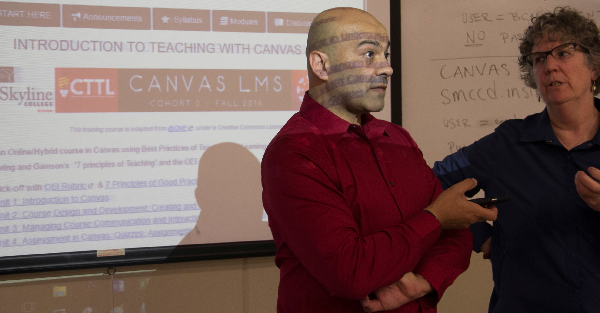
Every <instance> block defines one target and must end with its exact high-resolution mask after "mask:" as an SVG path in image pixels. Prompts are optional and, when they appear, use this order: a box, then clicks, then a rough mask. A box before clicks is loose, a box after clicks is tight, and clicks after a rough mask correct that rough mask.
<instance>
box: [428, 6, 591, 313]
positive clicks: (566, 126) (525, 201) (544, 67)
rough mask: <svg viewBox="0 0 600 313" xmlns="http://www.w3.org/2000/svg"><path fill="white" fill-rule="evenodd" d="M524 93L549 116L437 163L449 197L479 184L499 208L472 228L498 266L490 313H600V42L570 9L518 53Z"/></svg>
mask: <svg viewBox="0 0 600 313" xmlns="http://www.w3.org/2000/svg"><path fill="white" fill-rule="evenodd" d="M519 50H520V52H521V56H522V57H521V58H520V59H519V66H520V70H521V78H522V79H523V80H524V82H525V84H526V85H527V86H529V87H531V88H534V89H536V90H537V92H538V94H539V100H540V101H541V100H543V101H544V103H545V106H546V107H545V109H544V110H543V111H542V112H540V113H537V114H533V115H530V116H528V117H526V118H525V119H523V120H509V121H506V122H504V123H503V124H501V125H500V126H499V127H498V128H497V129H496V130H495V131H494V133H492V134H490V135H488V136H486V137H484V138H482V139H480V140H478V141H476V142H475V143H473V144H472V145H470V146H468V147H465V148H463V149H461V150H459V151H458V152H456V153H454V154H452V155H449V156H447V157H446V158H445V159H444V160H443V161H441V162H436V163H435V165H434V171H435V172H436V175H437V176H438V178H439V179H440V181H441V182H442V185H443V186H444V187H445V188H448V187H450V186H452V185H453V184H455V183H457V182H460V181H462V180H463V179H465V178H468V177H473V178H475V179H477V183H478V186H477V188H476V190H472V192H473V194H474V193H475V192H477V191H478V190H479V189H482V190H484V191H485V194H486V196H487V197H497V196H501V195H509V196H510V197H511V199H510V201H508V202H505V203H501V204H498V205H497V207H498V219H497V220H496V221H495V222H494V223H493V226H492V225H490V224H488V223H478V224H474V225H473V226H471V231H472V233H473V237H474V238H473V248H474V250H475V251H476V252H483V253H484V258H491V260H492V273H493V279H494V289H493V292H492V295H491V299H490V304H489V312H510V313H514V312H599V311H600V297H598V295H599V293H600V183H599V182H598V181H599V180H600V170H598V168H600V132H599V131H598V129H599V127H600V112H599V110H600V100H599V99H596V98H595V97H594V96H595V95H597V94H598V93H599V92H600V78H599V74H600V34H599V31H598V27H597V26H596V24H595V23H594V21H593V20H591V19H589V18H586V17H585V16H583V15H582V14H580V13H579V12H577V11H575V10H573V9H571V8H557V9H556V10H554V12H552V13H546V14H543V15H540V16H538V17H536V18H534V19H532V25H530V26H529V27H528V28H527V29H526V30H525V33H524V35H523V38H522V40H521V42H520V44H519Z"/></svg>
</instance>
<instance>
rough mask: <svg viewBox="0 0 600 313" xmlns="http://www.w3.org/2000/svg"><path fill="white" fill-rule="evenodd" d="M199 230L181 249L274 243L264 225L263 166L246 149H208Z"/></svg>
mask: <svg viewBox="0 0 600 313" xmlns="http://www.w3.org/2000/svg"><path fill="white" fill-rule="evenodd" d="M195 196H196V201H197V203H198V206H199V207H200V210H201V211H200V216H199V218H198V221H197V222H196V226H195V227H194V228H193V229H192V230H191V231H190V232H189V233H188V234H187V235H186V236H185V237H184V238H183V239H182V240H181V242H180V243H179V244H180V245H187V244H203V243H224V242H236V241H253V240H269V239H272V236H271V231H270V229H269V226H268V223H267V222H266V221H263V205H262V198H261V197H262V186H261V181H260V162H259V161H258V159H257V158H256V157H255V156H254V154H252V153H251V152H250V151H249V150H248V149H246V148H244V147H243V146H241V145H239V144H236V143H231V142H225V143H219V144H216V145H213V146H211V147H209V148H208V149H207V150H206V151H205V152H204V153H203V154H202V157H201V158H200V162H199V165H198V186H197V188H196V191H195Z"/></svg>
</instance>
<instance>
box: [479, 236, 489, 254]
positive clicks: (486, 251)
mask: <svg viewBox="0 0 600 313" xmlns="http://www.w3.org/2000/svg"><path fill="white" fill-rule="evenodd" d="M480 249H481V252H483V259H484V260H487V259H489V258H491V257H492V237H490V238H488V239H487V240H486V241H485V242H484V243H483V244H482V245H481V248H480Z"/></svg>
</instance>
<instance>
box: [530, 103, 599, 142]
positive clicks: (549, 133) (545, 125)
mask: <svg viewBox="0 0 600 313" xmlns="http://www.w3.org/2000/svg"><path fill="white" fill-rule="evenodd" d="M594 106H595V107H596V110H598V111H600V99H598V98H594ZM525 122H526V123H527V124H526V126H525V130H524V131H523V135H521V141H524V142H534V141H548V140H553V141H555V142H558V139H557V138H556V135H554V131H553V130H552V125H551V124H550V117H549V116H548V111H547V110H546V108H544V110H543V111H542V112H541V113H539V114H534V115H532V116H531V118H530V119H529V118H526V119H525ZM592 143H593V144H595V145H600V129H599V130H598V131H597V132H596V135H595V136H594V138H593V139H592Z"/></svg>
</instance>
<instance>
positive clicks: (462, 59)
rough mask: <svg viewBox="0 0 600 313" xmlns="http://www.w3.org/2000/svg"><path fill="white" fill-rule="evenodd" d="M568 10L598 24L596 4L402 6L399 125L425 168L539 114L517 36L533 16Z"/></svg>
mask: <svg viewBox="0 0 600 313" xmlns="http://www.w3.org/2000/svg"><path fill="white" fill-rule="evenodd" d="M567 4H568V5H569V6H571V7H572V8H575V9H577V10H579V11H581V12H582V13H584V15H587V16H588V17H590V18H592V19H594V21H596V23H597V24H600V3H599V2H598V1H597V0H594V1H591V0H578V1H568V2H567V1H557V0H527V1H521V0H506V1H474V0H457V1H433V0H402V1H401V12H400V15H401V36H402V40H401V47H402V62H401V64H402V68H401V72H402V126H403V127H404V128H406V129H407V130H408V131H409V132H410V134H411V135H412V136H413V138H414V139H415V141H416V142H417V144H418V145H419V147H420V148H421V150H422V151H423V154H424V157H425V159H426V160H427V162H428V164H429V165H430V166H432V165H433V162H435V161H438V160H441V159H443V158H444V157H445V156H446V155H448V154H450V153H453V152H456V151H457V150H458V149H459V148H461V147H463V146H465V145H469V144H471V143H473V142H474V141H476V140H477V139H479V138H481V137H483V136H485V135H487V134H489V133H491V132H493V131H494V129H495V128H496V127H497V126H498V125H499V124H500V123H501V122H502V121H504V120H506V119H512V118H524V117H526V116H527V115H530V114H532V113H536V112H540V111H542V110H543V108H544V103H543V101H542V102H541V103H540V102H538V97H537V93H536V91H535V90H533V89H531V88H529V87H526V86H525V84H524V83H523V81H522V80H521V79H520V77H519V67H518V57H519V49H518V44H519V38H521V36H522V34H523V32H524V31H525V29H526V28H527V26H529V25H530V21H531V17H532V16H537V15H539V14H540V13H544V12H547V11H551V10H553V9H554V8H555V7H557V6H565V5H567Z"/></svg>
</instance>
